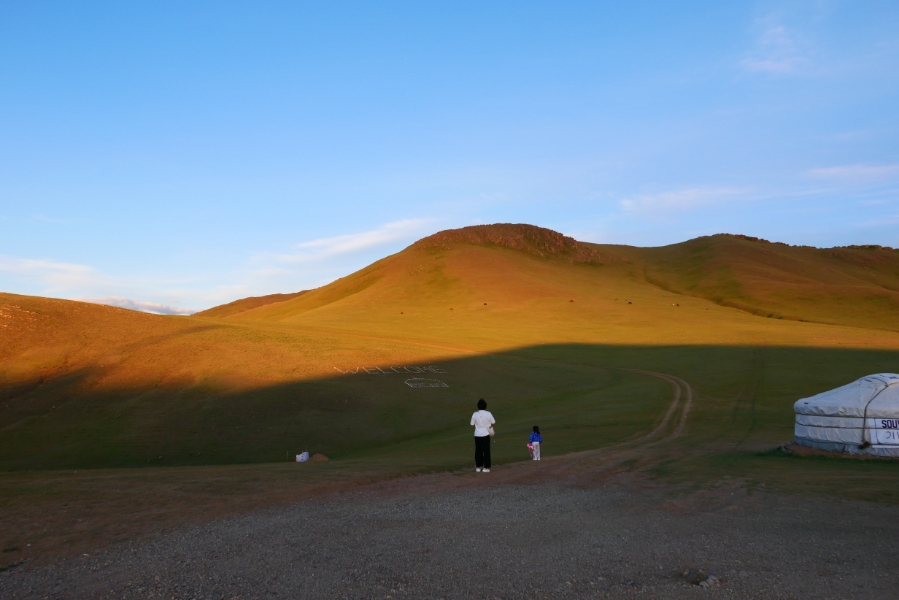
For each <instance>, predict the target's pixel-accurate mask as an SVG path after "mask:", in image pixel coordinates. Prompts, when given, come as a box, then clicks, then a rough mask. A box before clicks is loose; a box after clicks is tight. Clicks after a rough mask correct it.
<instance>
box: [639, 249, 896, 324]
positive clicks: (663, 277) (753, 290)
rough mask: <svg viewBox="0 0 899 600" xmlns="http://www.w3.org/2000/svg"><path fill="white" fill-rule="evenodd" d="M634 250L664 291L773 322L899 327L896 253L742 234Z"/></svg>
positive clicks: (648, 276) (645, 270) (649, 276)
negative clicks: (791, 242)
mask: <svg viewBox="0 0 899 600" xmlns="http://www.w3.org/2000/svg"><path fill="white" fill-rule="evenodd" d="M634 250H635V252H634V254H633V256H635V257H637V259H638V261H639V264H640V265H641V267H642V269H643V275H644V277H645V278H646V280H647V281H648V282H650V283H653V284H655V285H658V286H660V287H662V288H664V289H667V290H671V291H674V292H677V293H681V294H688V295H691V296H697V297H700V298H706V299H709V300H712V301H713V302H716V303H718V304H721V305H724V306H732V307H735V308H739V309H742V310H745V311H748V312H751V313H753V314H758V315H762V316H768V317H773V318H786V319H796V320H802V321H817V322H819V323H835V324H840V325H853V326H856V327H868V328H874V329H889V330H892V331H897V330H899V250H894V249H892V248H884V247H881V246H851V247H843V248H811V247H807V246H800V247H797V246H787V245H786V244H781V243H771V242H767V241H765V240H760V239H758V238H750V237H747V236H741V235H714V236H709V237H702V238H697V239H694V240H689V241H687V242H683V243H681V244H674V245H672V246H665V247H662V248H645V249H634ZM635 262H636V261H635Z"/></svg>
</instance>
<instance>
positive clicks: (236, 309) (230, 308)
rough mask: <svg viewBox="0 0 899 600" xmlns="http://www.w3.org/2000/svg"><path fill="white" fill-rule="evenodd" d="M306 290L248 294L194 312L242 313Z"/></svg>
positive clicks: (281, 300) (295, 295)
mask: <svg viewBox="0 0 899 600" xmlns="http://www.w3.org/2000/svg"><path fill="white" fill-rule="evenodd" d="M307 291H308V290H303V291H301V292H293V293H289V294H269V295H267V296H250V297H248V298H241V299H240V300H235V301H234V302H229V303H228V304H221V305H219V306H213V307H212V308H207V309H206V310H201V311H200V312H198V313H195V314H196V315H199V316H201V317H230V316H231V315H236V314H238V313H242V312H244V311H246V310H250V309H251V308H259V307H260V306H265V305H267V304H277V303H278V302H285V301H287V300H291V299H292V298H296V297H297V296H300V295H302V294H305V293H306V292H307Z"/></svg>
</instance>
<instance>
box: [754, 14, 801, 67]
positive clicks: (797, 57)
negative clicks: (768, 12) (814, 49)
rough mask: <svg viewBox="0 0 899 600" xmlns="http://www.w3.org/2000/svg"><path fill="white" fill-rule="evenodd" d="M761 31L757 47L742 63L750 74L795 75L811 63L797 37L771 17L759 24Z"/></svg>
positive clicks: (757, 39)
mask: <svg viewBox="0 0 899 600" xmlns="http://www.w3.org/2000/svg"><path fill="white" fill-rule="evenodd" d="M757 26H758V27H759V28H760V29H761V32H760V33H759V35H758V37H757V38H756V43H755V47H754V48H753V49H752V50H751V51H750V52H749V53H748V54H747V55H746V56H745V57H744V58H743V60H741V61H740V66H741V67H742V68H743V69H744V70H746V71H749V72H750V73H770V74H774V75H785V74H788V73H795V72H796V71H798V70H800V69H801V68H802V67H803V66H805V65H806V64H808V63H809V62H810V61H809V59H808V58H807V57H806V56H803V53H802V52H801V51H800V48H799V46H800V44H799V42H798V41H797V40H796V37H795V35H793V34H792V33H791V32H790V31H788V30H787V28H786V27H784V26H783V25H780V24H777V23H775V22H773V19H772V18H771V17H769V18H767V19H762V20H760V21H758V22H757Z"/></svg>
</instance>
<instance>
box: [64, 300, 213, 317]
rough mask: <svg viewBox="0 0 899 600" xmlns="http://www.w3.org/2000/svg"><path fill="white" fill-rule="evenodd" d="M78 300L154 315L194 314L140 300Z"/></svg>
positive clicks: (187, 310)
mask: <svg viewBox="0 0 899 600" xmlns="http://www.w3.org/2000/svg"><path fill="white" fill-rule="evenodd" d="M79 300H81V301H82V302H90V303H92V304H105V305H107V306H118V307H119V308H127V309H129V310H136V311H139V312H146V313H153V314H156V315H191V314H193V313H194V312H196V311H193V310H190V309H187V308H178V307H177V306H170V305H168V304H160V303H158V302H141V301H140V300H132V299H131V298H122V297H121V296H107V297H105V298H79Z"/></svg>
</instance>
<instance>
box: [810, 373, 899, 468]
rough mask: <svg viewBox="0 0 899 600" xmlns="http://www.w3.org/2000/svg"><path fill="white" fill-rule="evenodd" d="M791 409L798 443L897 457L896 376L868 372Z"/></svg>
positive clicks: (898, 413)
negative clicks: (794, 419)
mask: <svg viewBox="0 0 899 600" xmlns="http://www.w3.org/2000/svg"><path fill="white" fill-rule="evenodd" d="M793 409H794V410H795V411H796V443H797V444H799V445H801V446H810V447H812V448H817V449H819V450H831V451H835V452H853V453H867V454H874V455H877V456H897V457H899V375H896V374H894V373H879V374H877V375H868V376H867V377H862V378H861V379H859V380H858V381H853V382H852V383H850V384H848V385H844V386H842V387H838V388H836V389H834V390H830V391H829V392H822V393H820V394H818V395H816V396H812V397H811V398H803V399H802V400H798V401H797V402H796V404H794V405H793Z"/></svg>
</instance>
